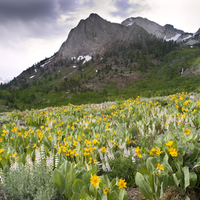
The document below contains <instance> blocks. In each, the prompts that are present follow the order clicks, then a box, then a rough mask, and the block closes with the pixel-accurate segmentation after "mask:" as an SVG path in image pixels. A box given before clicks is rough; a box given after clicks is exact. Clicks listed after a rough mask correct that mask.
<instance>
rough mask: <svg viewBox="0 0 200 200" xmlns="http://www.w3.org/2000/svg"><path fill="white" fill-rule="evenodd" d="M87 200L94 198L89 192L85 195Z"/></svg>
mask: <svg viewBox="0 0 200 200" xmlns="http://www.w3.org/2000/svg"><path fill="white" fill-rule="evenodd" d="M85 200H93V199H92V198H91V197H90V196H89V194H86V195H85Z"/></svg>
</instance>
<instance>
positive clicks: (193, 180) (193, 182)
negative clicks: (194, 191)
mask: <svg viewBox="0 0 200 200" xmlns="http://www.w3.org/2000/svg"><path fill="white" fill-rule="evenodd" d="M196 182H197V175H196V173H195V172H190V187H191V188H193V187H194V186H195V185H196Z"/></svg>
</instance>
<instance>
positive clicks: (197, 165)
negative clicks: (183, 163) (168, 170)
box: [192, 162, 200, 170]
mask: <svg viewBox="0 0 200 200" xmlns="http://www.w3.org/2000/svg"><path fill="white" fill-rule="evenodd" d="M196 167H200V162H198V163H197V164H196V165H195V166H194V167H193V168H192V170H193V169H194V168H196Z"/></svg>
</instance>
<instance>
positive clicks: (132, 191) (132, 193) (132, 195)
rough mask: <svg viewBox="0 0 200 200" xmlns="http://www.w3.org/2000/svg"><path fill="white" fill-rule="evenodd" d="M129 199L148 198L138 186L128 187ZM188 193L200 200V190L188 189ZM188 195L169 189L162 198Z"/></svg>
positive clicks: (181, 198)
mask: <svg viewBox="0 0 200 200" xmlns="http://www.w3.org/2000/svg"><path fill="white" fill-rule="evenodd" d="M127 194H128V200H146V198H145V197H144V196H143V195H142V194H141V192H140V189H139V188H138V187H136V188H133V187H129V188H127ZM186 195H187V196H188V197H189V198H190V200H200V190H199V191H197V190H187V192H186ZM185 199H186V196H185V195H184V196H181V195H180V194H179V192H178V191H177V190H171V189H168V190H167V192H166V193H165V194H164V195H163V198H162V200H185Z"/></svg>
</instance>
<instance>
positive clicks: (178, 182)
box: [172, 174, 180, 187]
mask: <svg viewBox="0 0 200 200" xmlns="http://www.w3.org/2000/svg"><path fill="white" fill-rule="evenodd" d="M172 177H173V180H174V183H175V184H176V186H177V187H178V186H179V184H180V180H178V179H177V177H176V174H172Z"/></svg>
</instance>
